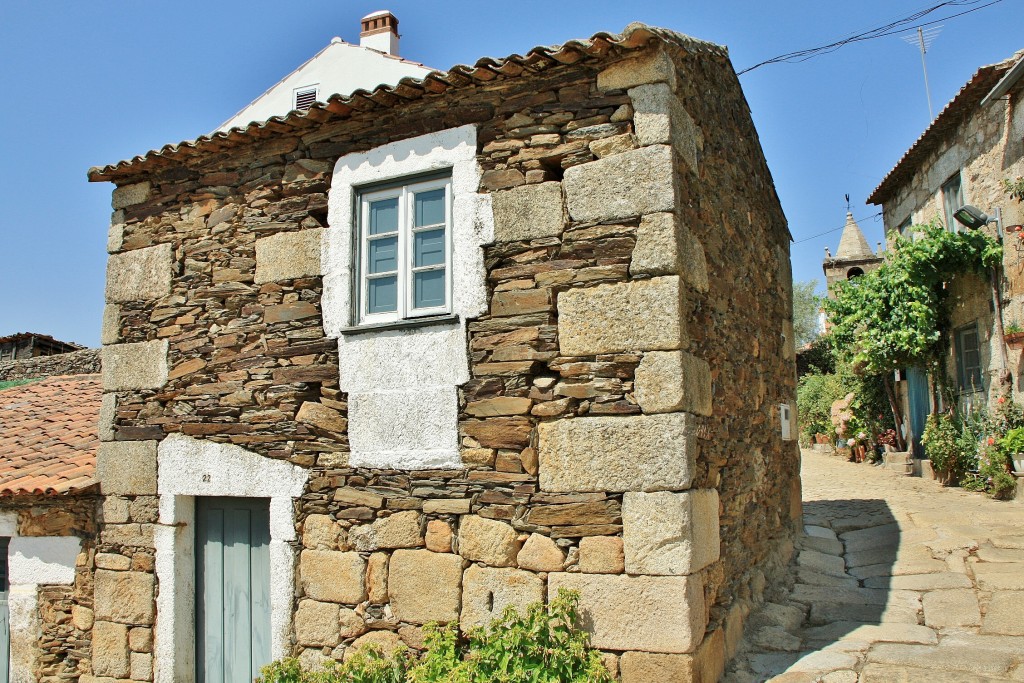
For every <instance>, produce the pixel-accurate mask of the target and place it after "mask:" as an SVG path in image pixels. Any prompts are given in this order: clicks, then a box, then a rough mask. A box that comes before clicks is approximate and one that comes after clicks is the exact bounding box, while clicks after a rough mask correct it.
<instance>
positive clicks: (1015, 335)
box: [1003, 332, 1024, 349]
mask: <svg viewBox="0 0 1024 683" xmlns="http://www.w3.org/2000/svg"><path fill="white" fill-rule="evenodd" d="M1003 341H1005V342H1006V345H1007V346H1009V347H1010V348H1013V349H1019V348H1021V347H1024V332H1007V333H1006V334H1004V335H1003Z"/></svg>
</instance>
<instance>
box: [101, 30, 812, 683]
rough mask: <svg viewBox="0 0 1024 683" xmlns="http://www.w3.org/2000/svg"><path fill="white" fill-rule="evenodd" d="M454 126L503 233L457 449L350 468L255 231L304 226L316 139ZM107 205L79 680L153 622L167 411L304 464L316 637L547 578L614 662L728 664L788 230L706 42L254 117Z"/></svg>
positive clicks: (763, 461) (315, 188)
mask: <svg viewBox="0 0 1024 683" xmlns="http://www.w3.org/2000/svg"><path fill="white" fill-rule="evenodd" d="M467 123H475V124H478V126H479V127H478V144H479V150H478V152H479V156H478V160H479V163H480V165H481V167H482V169H483V176H482V180H481V191H482V192H490V193H492V199H493V206H494V222H495V242H494V243H493V244H492V245H490V246H488V247H486V249H485V254H484V256H485V263H486V267H487V274H488V281H487V284H488V297H489V302H490V308H489V313H488V314H487V315H485V316H482V317H481V318H479V319H477V320H472V321H470V322H469V325H468V329H469V339H468V340H467V343H468V345H469V351H470V359H471V362H470V366H471V367H470V369H471V374H472V379H471V380H470V381H469V382H468V383H467V384H466V385H464V386H463V387H462V388H461V399H460V416H459V431H460V436H461V445H462V460H463V464H464V465H465V469H463V470H460V471H445V472H439V471H413V472H400V471H385V470H364V469H354V468H348V467H347V458H346V454H347V437H346V429H347V421H346V416H347V397H346V396H345V395H344V394H342V393H341V392H340V391H339V390H338V386H339V385H338V357H337V346H336V341H335V340H333V339H327V338H325V336H324V332H323V328H322V325H321V309H320V298H321V295H322V292H323V282H322V278H320V277H319V276H318V275H317V274H316V273H317V272H319V271H318V270H317V269H316V264H314V267H313V268H312V269H311V268H310V264H309V263H308V261H309V258H308V251H309V250H307V249H298V248H297V249H293V250H289V249H286V248H285V249H281V248H273V249H269V248H266V249H264V248H261V244H262V245H267V243H261V242H260V241H259V240H261V239H264V238H269V237H272V236H273V237H274V238H275V239H284V240H286V241H287V240H295V244H296V245H298V244H299V243H300V242H302V243H305V242H306V241H308V240H307V237H308V236H309V235H310V234H311V233H313V232H314V231H316V230H317V229H319V228H322V227H326V225H325V223H326V219H325V209H326V204H327V202H326V199H327V193H328V191H329V187H328V185H329V183H330V179H331V176H330V170H331V168H332V166H333V160H334V159H336V158H338V157H339V156H341V155H343V154H346V153H349V152H354V151H365V150H367V149H370V148H373V147H376V146H379V145H381V144H385V143H387V142H390V141H392V140H398V139H403V138H406V137H409V136H413V135H419V134H423V133H428V132H433V131H436V130H442V129H445V128H451V127H455V126H459V125H465V124H467ZM114 206H115V209H116V211H115V215H114V221H113V224H112V228H111V235H110V245H109V246H110V250H111V254H112V255H111V261H110V263H111V266H110V272H109V274H108V289H107V300H108V306H107V309H106V311H105V314H104V330H103V341H104V343H105V344H106V346H105V348H104V378H105V379H104V381H105V390H106V392H107V393H106V395H105V403H104V407H105V416H106V418H105V419H106V422H105V426H104V428H103V430H102V433H103V438H104V439H105V443H104V445H103V448H102V449H101V453H100V471H101V477H102V480H103V489H104V493H105V494H106V496H105V501H104V505H103V518H104V524H103V528H102V531H101V535H100V540H99V545H98V548H97V553H98V554H97V563H96V564H97V567H98V570H97V573H96V591H95V595H96V618H97V623H96V628H95V630H94V640H96V641H99V640H100V638H101V635H100V634H102V639H103V645H102V647H101V646H100V645H99V644H97V646H96V656H95V661H94V666H93V673H94V674H95V675H97V676H105V677H110V678H116V679H120V680H147V677H148V676H151V675H152V661H151V660H147V659H146V657H145V654H146V652H147V651H145V650H137V649H136V648H135V646H134V645H133V643H134V642H135V641H134V640H133V635H132V634H134V633H136V632H139V633H145V634H149V637H148V639H142V640H146V641H147V642H148V641H150V640H151V639H152V631H151V630H150V629H151V628H152V626H153V624H154V608H153V595H154V591H155V589H156V586H155V581H154V575H153V566H154V556H155V545H154V540H153V530H154V524H155V522H156V520H157V505H156V503H157V498H156V496H155V493H156V491H157V482H156V443H157V441H159V440H160V439H162V438H163V437H164V436H165V435H167V434H169V433H174V432H181V433H183V434H185V435H188V436H192V437H196V438H200V439H208V440H212V441H218V442H230V443H233V444H237V445H240V446H242V447H244V448H246V449H249V450H251V451H253V452H256V453H259V454H261V455H263V456H266V457H268V458H282V459H287V460H289V461H290V462H292V463H294V464H296V465H300V466H302V467H307V468H309V469H310V480H309V485H308V490H307V492H306V493H305V494H304V495H303V496H302V498H301V500H300V501H299V503H298V510H297V512H298V515H297V528H298V532H299V538H300V542H299V544H297V545H300V546H301V547H299V548H297V550H298V551H299V552H298V553H297V555H298V560H297V565H298V572H297V576H298V583H299V588H298V590H297V593H296V596H295V614H294V622H293V629H294V631H293V632H294V638H293V651H294V652H295V653H296V654H299V655H300V656H301V657H302V658H303V659H304V660H306V661H307V662H310V663H312V662H313V661H315V660H316V659H318V658H319V657H321V656H334V657H338V656H340V655H341V654H342V652H343V651H344V649H345V648H346V647H351V646H353V645H358V644H361V643H364V642H370V641H372V642H378V643H381V644H384V645H387V644H392V643H397V642H399V641H404V642H405V643H407V644H409V645H411V646H413V647H418V646H420V645H421V643H422V631H421V626H422V624H424V623H426V622H428V621H431V620H443V621H448V620H456V619H459V620H461V622H462V624H463V625H464V626H469V625H473V624H482V623H486V622H487V621H488V620H489V618H490V617H492V616H496V615H498V614H500V612H501V610H502V608H503V607H504V606H505V605H507V604H514V605H525V604H527V603H529V602H531V601H535V600H539V599H543V598H544V597H545V595H548V594H551V592H552V591H554V590H556V589H557V588H559V587H568V588H574V589H577V590H579V591H580V592H581V593H582V595H583V606H584V609H585V610H586V611H587V613H588V615H589V617H588V618H589V620H590V623H591V627H592V630H593V631H594V643H595V644H596V645H597V646H598V647H601V648H602V649H604V650H606V651H608V652H609V653H612V654H613V656H611V657H610V658H609V662H610V663H611V664H612V666H614V667H617V668H618V667H620V665H621V667H620V668H621V675H622V678H623V680H626V681H648V680H661V679H663V680H689V679H692V680H710V679H713V678H714V677H715V672H717V671H720V670H721V667H722V666H723V663H724V657H725V652H726V649H727V646H728V644H729V643H730V642H731V641H734V640H735V637H736V632H737V631H738V630H740V629H741V628H742V618H743V615H744V614H745V610H746V609H747V608H748V606H749V604H750V603H751V602H752V601H757V600H759V599H761V594H762V592H763V590H764V585H765V582H766V581H774V580H777V576H776V575H775V572H776V570H777V569H778V567H780V566H783V565H784V564H785V562H786V561H787V560H788V556H787V547H788V538H789V537H790V535H791V533H792V528H793V517H794V516H796V515H798V514H799V508H798V501H799V490H798V484H796V482H797V472H798V451H797V449H796V442H795V441H794V442H786V443H784V442H782V441H781V439H780V437H779V431H780V423H779V420H780V418H779V411H778V404H779V403H789V404H791V405H795V372H794V366H793V353H792V333H791V325H787V318H788V315H789V313H788V311H789V310H790V291H789V287H790V281H791V277H790V273H789V266H788V263H789V257H788V239H789V237H788V232H787V231H786V228H785V221H784V218H783V216H782V214H781V210H780V209H779V206H778V201H777V198H776V197H775V194H774V190H773V187H772V185H771V178H770V175H769V174H768V171H767V168H766V166H765V164H764V161H763V158H762V156H761V152H760V149H759V146H758V144H757V141H756V134H755V132H754V130H753V127H752V124H751V122H750V119H749V115H748V114H747V108H746V103H745V102H744V100H743V97H742V94H741V93H740V90H739V86H738V83H737V81H736V78H735V75H734V74H733V73H732V70H731V68H730V67H729V66H728V62H727V59H726V57H725V56H724V54H723V53H719V54H715V53H710V54H702V55H700V56H699V57H698V56H693V55H690V54H687V53H686V52H684V51H683V50H682V49H676V48H672V49H667V48H665V47H663V46H660V45H659V44H658V43H655V44H653V45H651V46H650V47H648V48H646V49H644V50H641V51H638V52H636V53H625V52H624V53H623V54H621V55H620V54H616V55H615V56H614V57H613V58H611V59H609V60H607V61H605V62H604V63H590V62H585V63H582V64H576V65H572V66H559V67H552V68H550V69H548V70H546V71H544V72H543V73H538V74H534V75H531V76H530V77H528V78H523V79H512V80H508V81H504V80H500V81H497V82H495V83H493V84H490V85H480V86H477V87H475V88H463V89H459V90H456V91H453V92H451V93H448V94H446V95H445V96H444V97H443V98H435V99H428V100H425V101H418V102H412V103H409V104H407V105H405V106H402V107H400V108H398V109H396V110H395V111H392V112H380V111H375V112H372V114H366V115H362V114H356V115H353V116H352V117H351V118H349V119H346V120H344V121H341V122H328V123H325V124H324V125H323V126H322V127H321V129H319V130H317V131H316V132H313V133H309V134H307V135H306V136H305V137H304V138H302V139H299V138H295V137H288V136H287V135H285V134H282V133H276V134H275V133H272V134H269V135H268V137H267V138H266V139H264V140H261V141H259V142H257V143H255V144H253V145H251V146H250V147H246V148H243V149H241V150H239V151H231V152H225V153H224V154H219V155H211V156H209V157H203V158H197V159H196V160H195V161H194V162H191V163H190V164H188V165H187V166H181V167H178V166H172V167H168V168H165V169H163V170H159V169H158V170H157V171H155V172H154V173H152V174H147V175H143V176H140V177H139V178H138V179H137V182H133V183H131V184H129V185H123V186H121V187H119V188H118V189H117V190H116V191H115V193H114ZM317 234H319V233H317ZM279 246H280V245H275V247H279ZM286 246H287V245H286ZM314 251H315V250H314ZM261 254H264V255H267V254H269V255H272V256H273V258H274V263H273V264H271V263H270V262H269V261H266V256H261ZM261 259H264V262H263V263H262V264H261ZM269 271H273V276H272V277H271V276H269V275H268V276H266V280H267V281H262V280H264V279H265V278H263V277H260V276H259V274H260V273H261V272H263V273H267V272H269ZM261 281H262V282H261ZM410 361H411V359H410ZM126 464H130V467H126ZM794 496H795V498H794ZM794 500H795V501H797V507H796V508H795V509H794V508H792V505H793V501H794ZM100 558H102V562H103V564H104V567H100V564H101V562H100ZM161 590H162V589H161ZM115 596H116V600H115V599H114V598H115ZM167 618H169V616H168V617H167ZM730 619H731V621H730ZM729 629H731V635H730V636H729V637H727V630H729ZM619 655H621V658H620V657H619ZM620 660H621V661H620Z"/></svg>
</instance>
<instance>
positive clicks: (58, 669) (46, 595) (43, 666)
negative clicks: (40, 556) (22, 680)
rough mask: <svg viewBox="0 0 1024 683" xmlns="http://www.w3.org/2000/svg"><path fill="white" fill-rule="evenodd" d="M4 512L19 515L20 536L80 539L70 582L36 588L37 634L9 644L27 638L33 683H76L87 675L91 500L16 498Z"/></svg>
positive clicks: (18, 635) (93, 500)
mask: <svg viewBox="0 0 1024 683" xmlns="http://www.w3.org/2000/svg"><path fill="white" fill-rule="evenodd" d="M2 509H3V510H4V511H13V512H16V513H17V516H18V522H17V534H18V536H21V537H36V536H41V537H52V536H78V537H79V538H81V539H82V548H81V552H80V553H79V555H78V558H77V561H76V567H75V578H74V583H72V584H70V585H46V584H42V585H39V586H37V588H36V591H37V593H36V600H37V601H36V612H37V614H36V615H35V617H36V619H35V620H34V621H37V623H38V626H39V631H38V632H36V633H12V640H18V639H22V638H26V637H27V638H28V639H29V640H31V641H32V642H31V643H27V644H28V645H29V647H30V648H31V650H32V654H33V661H32V665H31V670H32V674H33V676H34V680H37V681H40V682H42V683H55V682H56V681H68V680H78V678H79V676H81V675H82V674H87V673H88V672H89V670H90V656H91V630H92V600H93V557H94V543H93V540H94V539H95V536H96V509H97V500H96V497H95V496H89V495H83V496H69V497H61V498H52V497H42V496H19V497H17V498H6V499H4V500H3V505H2Z"/></svg>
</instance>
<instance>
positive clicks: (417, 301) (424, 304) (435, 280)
mask: <svg viewBox="0 0 1024 683" xmlns="http://www.w3.org/2000/svg"><path fill="white" fill-rule="evenodd" d="M413 279H414V280H415V292H414V295H413V308H434V307H436V306H444V271H443V270H428V271H427V272H425V273H414V274H413Z"/></svg>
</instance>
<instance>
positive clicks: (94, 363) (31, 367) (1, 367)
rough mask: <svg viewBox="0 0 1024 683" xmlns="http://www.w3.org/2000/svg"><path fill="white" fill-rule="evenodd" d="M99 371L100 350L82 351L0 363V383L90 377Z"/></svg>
mask: <svg viewBox="0 0 1024 683" xmlns="http://www.w3.org/2000/svg"><path fill="white" fill-rule="evenodd" d="M99 371H100V350H99V349H82V350H81V351H72V352H71V353H59V354H57V355H55V356H39V357H37V358H26V359H24V360H13V361H12V360H5V361H3V362H0V381H3V380H13V379H34V378H37V377H54V376H57V375H91V374H95V373H98V372H99Z"/></svg>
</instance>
